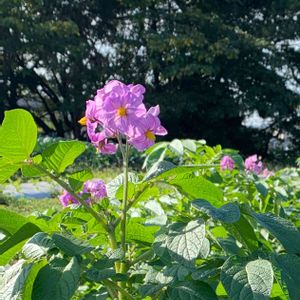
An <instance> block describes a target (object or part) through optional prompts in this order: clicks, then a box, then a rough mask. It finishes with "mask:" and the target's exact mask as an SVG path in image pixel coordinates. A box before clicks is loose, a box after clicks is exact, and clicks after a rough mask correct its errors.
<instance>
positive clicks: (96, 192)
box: [83, 179, 107, 200]
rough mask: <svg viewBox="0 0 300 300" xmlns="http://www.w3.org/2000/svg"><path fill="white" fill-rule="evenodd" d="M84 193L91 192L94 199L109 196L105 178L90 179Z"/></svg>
mask: <svg viewBox="0 0 300 300" xmlns="http://www.w3.org/2000/svg"><path fill="white" fill-rule="evenodd" d="M83 193H90V194H91V196H92V198H93V199H94V200H101V199H103V198H105V197H106V196H107V191H106V185H105V183H104V181H103V180H101V179H95V180H88V181H87V182H86V183H85V184H84V187H83Z"/></svg>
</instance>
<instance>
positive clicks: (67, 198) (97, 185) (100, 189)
mask: <svg viewBox="0 0 300 300" xmlns="http://www.w3.org/2000/svg"><path fill="white" fill-rule="evenodd" d="M86 193H90V194H91V198H88V199H87V200H86V202H87V203H88V204H90V203H91V202H92V201H99V200H101V199H103V198H105V197H106V196H107V191H106V185H105V183H104V181H103V180H101V179H95V180H88V181H86V182H85V184H84V186H83V189H82V191H81V192H80V193H79V194H78V195H79V196H81V195H82V194H86ZM59 200H60V202H61V204H62V206H64V207H66V206H68V205H70V204H79V201H78V200H77V199H76V198H75V197H74V196H72V195H71V194H70V193H69V192H68V191H64V192H63V193H62V195H60V196H59Z"/></svg>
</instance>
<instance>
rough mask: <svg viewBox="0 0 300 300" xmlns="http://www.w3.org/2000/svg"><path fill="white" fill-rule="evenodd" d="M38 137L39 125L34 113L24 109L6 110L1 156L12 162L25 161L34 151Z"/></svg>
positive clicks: (0, 137)
mask: <svg viewBox="0 0 300 300" xmlns="http://www.w3.org/2000/svg"><path fill="white" fill-rule="evenodd" d="M36 139H37V126H36V124H35V122H34V119H33V117H32V115H31V114H30V113H29V112H28V111H26V110H23V109H14V110H10V111H6V112H5V117H4V121H3V123H2V127H1V128H0V156H3V157H5V158H7V159H9V160H11V161H12V162H23V161H24V160H26V159H28V158H29V156H30V154H31V153H32V151H33V149H34V147H35V144H36Z"/></svg>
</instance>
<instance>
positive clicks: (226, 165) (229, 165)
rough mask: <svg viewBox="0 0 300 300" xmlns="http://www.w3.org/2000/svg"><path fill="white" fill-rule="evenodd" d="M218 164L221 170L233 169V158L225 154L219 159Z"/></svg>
mask: <svg viewBox="0 0 300 300" xmlns="http://www.w3.org/2000/svg"><path fill="white" fill-rule="evenodd" d="M220 166H221V170H222V171H224V170H233V169H234V166H235V163H234V160H233V159H232V158H231V157H230V156H228V155H225V156H224V157H223V158H222V160H221V163H220Z"/></svg>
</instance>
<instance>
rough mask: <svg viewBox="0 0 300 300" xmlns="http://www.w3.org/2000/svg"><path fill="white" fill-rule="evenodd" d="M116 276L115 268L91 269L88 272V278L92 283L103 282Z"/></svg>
mask: <svg viewBox="0 0 300 300" xmlns="http://www.w3.org/2000/svg"><path fill="white" fill-rule="evenodd" d="M115 275H116V271H115V270H114V269H113V268H107V269H102V270H99V269H96V268H91V269H90V270H87V271H86V278H87V279H88V280H89V281H91V282H101V281H102V280H104V279H107V278H111V277H114V276H115Z"/></svg>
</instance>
